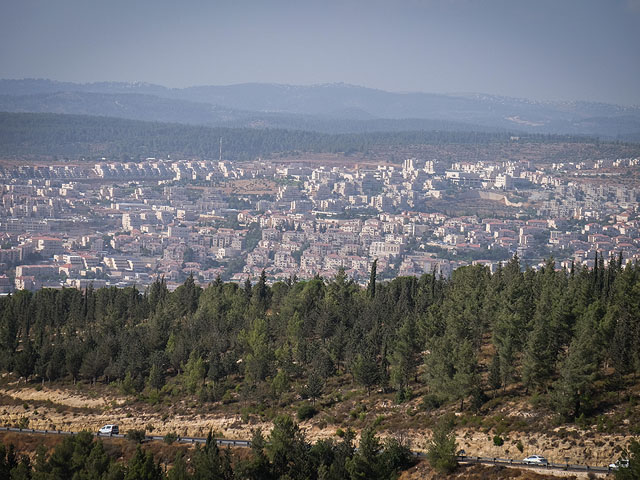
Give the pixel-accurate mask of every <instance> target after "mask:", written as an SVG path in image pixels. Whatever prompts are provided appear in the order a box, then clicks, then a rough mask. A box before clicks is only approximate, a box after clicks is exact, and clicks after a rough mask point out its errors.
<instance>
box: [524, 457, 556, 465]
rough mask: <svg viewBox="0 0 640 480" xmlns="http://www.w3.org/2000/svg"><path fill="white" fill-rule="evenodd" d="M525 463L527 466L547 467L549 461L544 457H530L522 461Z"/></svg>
mask: <svg viewBox="0 0 640 480" xmlns="http://www.w3.org/2000/svg"><path fill="white" fill-rule="evenodd" d="M522 461H523V463H526V464H527V465H546V464H548V463H549V461H548V460H547V459H546V458H544V457H543V456H542V455H529V456H528V457H527V458H525V459H524V460H522Z"/></svg>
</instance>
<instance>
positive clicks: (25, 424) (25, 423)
mask: <svg viewBox="0 0 640 480" xmlns="http://www.w3.org/2000/svg"><path fill="white" fill-rule="evenodd" d="M17 427H18V428H23V429H24V428H29V418H28V417H20V420H18V425H17Z"/></svg>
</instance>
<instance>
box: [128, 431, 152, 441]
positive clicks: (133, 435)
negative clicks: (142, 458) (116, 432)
mask: <svg viewBox="0 0 640 480" xmlns="http://www.w3.org/2000/svg"><path fill="white" fill-rule="evenodd" d="M146 436H147V433H146V432H145V431H144V430H136V429H133V430H129V431H128V432H127V435H126V437H127V439H128V440H131V441H132V442H136V443H142V442H143V441H144V439H145V437H146Z"/></svg>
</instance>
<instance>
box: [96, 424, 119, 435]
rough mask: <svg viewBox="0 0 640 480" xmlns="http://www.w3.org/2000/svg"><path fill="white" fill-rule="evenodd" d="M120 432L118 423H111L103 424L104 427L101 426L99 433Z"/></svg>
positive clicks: (112, 433) (114, 433)
mask: <svg viewBox="0 0 640 480" xmlns="http://www.w3.org/2000/svg"><path fill="white" fill-rule="evenodd" d="M118 433H120V430H119V429H118V425H111V424H109V425H105V426H103V427H102V428H100V430H98V434H99V435H117V434H118Z"/></svg>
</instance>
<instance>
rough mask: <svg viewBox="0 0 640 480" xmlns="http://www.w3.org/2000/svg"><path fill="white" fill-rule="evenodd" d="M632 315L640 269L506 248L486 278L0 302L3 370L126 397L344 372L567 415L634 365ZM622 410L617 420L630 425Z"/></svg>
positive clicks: (468, 270)
mask: <svg viewBox="0 0 640 480" xmlns="http://www.w3.org/2000/svg"><path fill="white" fill-rule="evenodd" d="M638 312H640V267H639V266H637V265H631V264H629V265H627V266H626V267H624V268H623V266H622V265H621V264H620V262H619V261H618V260H613V261H612V262H611V266H610V267H609V268H605V267H604V265H603V259H602V258H600V259H599V261H598V263H597V264H596V268H594V269H593V270H587V269H583V268H576V269H575V270H573V269H572V270H571V271H565V270H555V269H554V263H553V261H552V260H550V261H548V262H547V265H546V267H545V268H544V269H542V270H540V271H534V270H531V269H527V270H526V271H524V272H522V271H521V268H520V264H519V261H518V259H517V258H514V259H512V260H511V261H510V262H509V263H508V264H507V265H506V266H505V267H504V268H503V269H502V270H500V271H498V272H497V273H495V274H493V275H491V274H490V273H489V271H488V270H487V269H486V268H485V267H481V266H473V267H465V268H461V269H458V270H456V271H455V272H454V273H453V275H452V278H451V279H450V280H446V279H441V278H435V277H434V276H432V275H424V276H422V277H421V278H419V279H417V278H413V277H406V278H397V279H395V280H393V281H391V282H388V283H376V282H371V283H370V284H369V287H368V288H367V289H362V288H360V287H358V286H357V285H356V284H354V283H352V282H351V281H349V280H348V279H347V278H346V276H345V275H344V274H342V273H341V274H339V275H338V276H337V277H336V278H334V279H331V280H324V279H322V278H315V279H312V280H309V281H296V280H295V279H294V280H292V281H290V282H286V283H282V282H281V283H276V284H274V285H273V286H269V285H267V284H265V281H264V278H262V279H260V280H259V281H258V282H256V283H255V285H251V284H250V282H247V283H246V284H245V285H244V286H238V285H236V284H233V283H223V282H221V281H217V282H214V283H212V284H210V285H209V286H207V287H206V288H204V289H202V288H200V287H199V286H197V285H195V284H194V282H193V280H192V279H188V280H187V281H186V282H185V284H183V285H182V286H180V287H179V288H178V289H177V290H175V292H173V293H170V292H169V291H168V290H167V288H166V286H165V284H164V282H163V281H157V282H156V283H154V284H153V285H152V287H150V288H149V290H148V291H146V292H140V291H138V290H137V289H136V288H134V287H130V288H125V289H117V288H103V289H99V290H92V289H90V288H89V289H87V290H86V291H79V290H75V289H62V290H51V289H43V290H40V291H38V292H36V293H30V292H27V291H21V292H18V293H16V294H14V295H12V296H9V297H4V298H2V299H0V355H1V358H0V367H1V368H2V369H3V370H4V371H8V372H13V373H15V374H16V375H18V376H22V377H25V378H27V379H32V380H38V381H40V380H42V381H45V382H54V381H56V380H58V379H60V378H61V377H66V378H69V379H73V380H74V381H77V380H82V381H86V382H94V383H95V382H103V383H108V384H115V385H118V386H119V387H120V388H122V389H124V390H125V391H129V392H130V393H135V392H141V391H143V390H144V389H149V390H151V391H156V392H157V391H159V390H160V389H162V387H163V386H164V385H165V383H168V382H173V383H174V386H173V388H172V389H170V390H168V391H165V390H163V395H169V396H171V395H178V396H181V395H188V394H195V395H198V397H199V398H200V400H201V401H202V402H215V401H220V400H223V401H224V402H233V401H235V400H234V399H237V398H239V396H240V397H241V398H242V399H243V400H248V401H252V402H254V401H255V402H262V403H266V404H272V405H274V406H278V405H279V406H282V402H283V401H285V402H286V400H285V399H286V398H291V397H290V396H288V392H290V391H292V390H295V389H299V387H300V386H301V385H302V386H304V388H303V389H302V390H298V391H302V392H303V394H304V395H305V396H307V397H308V398H310V399H311V400H312V401H313V402H315V399H316V398H320V397H321V396H322V392H323V384H324V383H325V382H326V379H329V378H331V377H334V376H340V375H348V376H352V378H353V379H354V380H355V382H357V383H358V384H359V385H361V386H362V387H363V388H364V389H366V390H367V391H373V390H377V389H385V390H387V391H388V390H394V391H395V392H396V400H397V401H398V402H402V401H403V399H405V398H408V397H410V396H411V391H412V390H415V389H418V388H423V387H426V392H427V393H426V394H425V398H424V401H423V403H424V405H426V406H428V407H430V408H437V407H438V406H440V405H446V404H451V405H452V406H455V408H456V409H461V410H466V409H477V408H480V407H481V406H482V404H483V403H484V402H485V401H487V400H488V398H487V395H488V394H489V393H491V395H496V394H497V395H499V394H500V393H501V392H504V391H507V390H510V391H515V392H517V394H518V395H522V396H526V395H531V394H535V395H536V398H537V404H543V405H548V406H549V408H552V409H553V411H555V412H557V414H558V415H559V418H560V419H561V420H562V421H569V422H572V421H574V419H575V418H577V417H582V418H584V417H587V418H588V417H589V416H594V415H596V414H598V413H600V412H601V410H602V408H603V405H606V404H607V402H609V401H610V400H611V397H610V395H611V393H614V392H618V393H617V395H618V398H620V392H623V391H624V390H625V388H626V387H627V386H628V385H629V382H632V381H633V380H632V377H630V376H628V374H634V375H637V373H639V372H640V316H639V314H638ZM176 380H179V381H176ZM514 386H517V387H518V388H517V389H516V390H514V389H513V388H512V387H514ZM634 411H635V413H634V412H631V413H630V415H631V417H632V418H630V421H629V422H626V423H625V425H624V426H623V425H621V426H620V428H621V429H622V428H628V429H630V430H631V431H630V433H632V434H637V433H640V431H638V428H639V425H640V418H638V412H637V409H634ZM633 415H635V417H634V416H633Z"/></svg>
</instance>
